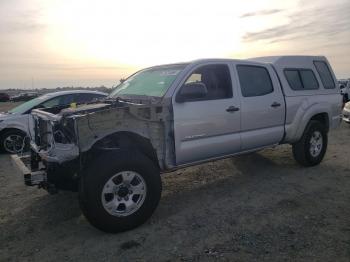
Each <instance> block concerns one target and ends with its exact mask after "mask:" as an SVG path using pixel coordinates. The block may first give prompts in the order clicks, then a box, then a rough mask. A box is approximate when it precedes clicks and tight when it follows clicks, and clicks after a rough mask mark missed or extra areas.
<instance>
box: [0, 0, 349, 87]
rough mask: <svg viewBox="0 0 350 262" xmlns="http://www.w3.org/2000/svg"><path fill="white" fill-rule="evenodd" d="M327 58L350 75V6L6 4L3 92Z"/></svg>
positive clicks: (152, 1)
mask: <svg viewBox="0 0 350 262" xmlns="http://www.w3.org/2000/svg"><path fill="white" fill-rule="evenodd" d="M267 55H325V56H327V58H328V59H329V61H330V63H331V65H332V67H333V70H334V71H335V74H336V75H337V77H338V78H348V77H350V0H332V1H330V0H299V1H292V0H285V1H280V0H278V1H277V0H245V1H235V0H217V1H206V0H198V1H197V0H177V1H175V0H172V1H167V0H147V1H144V0H134V1H126V0H123V1H119V0H91V1H89V0H0V89H7V88H31V87H32V86H33V87H34V88H56V87H63V86H90V87H93V86H101V85H104V86H107V87H112V86H115V85H116V84H117V83H118V80H119V79H120V78H125V77H127V76H128V75H130V74H131V73H133V72H135V71H137V70H139V69H141V68H144V67H147V66H152V65H157V64H163V63H174V62H186V61H190V60H193V59H198V58H235V59H244V58H249V57H257V56H267Z"/></svg>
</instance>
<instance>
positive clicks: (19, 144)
mask: <svg viewBox="0 0 350 262" xmlns="http://www.w3.org/2000/svg"><path fill="white" fill-rule="evenodd" d="M25 137H26V134H25V133H24V132H22V131H20V130H10V131H7V132H5V133H3V134H2V135H1V137H0V142H1V147H2V149H3V150H4V151H5V152H7V153H10V154H18V153H20V152H22V151H23V150H26V149H27V145H26V141H25Z"/></svg>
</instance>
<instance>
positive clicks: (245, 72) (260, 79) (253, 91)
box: [237, 65, 273, 97]
mask: <svg viewBox="0 0 350 262" xmlns="http://www.w3.org/2000/svg"><path fill="white" fill-rule="evenodd" d="M237 72H238V78H239V83H240V85H241V90H242V95H243V96H244V97H251V96H263V95H267V94H270V93H272V92H273V86H272V81H271V78H270V74H269V72H268V71H267V69H266V68H265V67H262V66H251V65H238V66H237Z"/></svg>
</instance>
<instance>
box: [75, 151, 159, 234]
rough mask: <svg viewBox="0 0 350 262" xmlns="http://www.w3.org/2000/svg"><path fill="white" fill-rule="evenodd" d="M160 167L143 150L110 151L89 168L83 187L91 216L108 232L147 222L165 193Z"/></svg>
mask: <svg viewBox="0 0 350 262" xmlns="http://www.w3.org/2000/svg"><path fill="white" fill-rule="evenodd" d="M161 190H162V183H161V179H160V175H159V168H158V167H157V166H156V165H155V164H154V163H153V162H152V161H151V160H150V159H149V158H147V157H146V156H144V155H143V154H141V153H139V152H124V153H116V152H108V153H104V154H103V155H102V156H101V157H100V158H99V159H97V160H96V161H95V162H94V163H92V164H91V165H89V166H88V167H87V168H86V174H84V176H83V177H82V180H81V186H80V190H79V195H80V205H81V208H82V211H83V214H84V215H85V217H86V218H87V220H88V221H89V222H90V223H91V224H92V225H93V226H95V227H96V228H98V229H100V230H102V231H105V232H111V233H116V232H121V231H125V230H129V229H132V228H135V227H137V226H139V225H141V224H143V223H144V222H145V221H146V220H147V219H148V218H149V217H150V216H151V215H152V214H153V212H154V210H155V209H156V207H157V205H158V203H159V200H160V197H161Z"/></svg>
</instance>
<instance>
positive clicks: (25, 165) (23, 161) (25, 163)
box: [11, 155, 46, 186]
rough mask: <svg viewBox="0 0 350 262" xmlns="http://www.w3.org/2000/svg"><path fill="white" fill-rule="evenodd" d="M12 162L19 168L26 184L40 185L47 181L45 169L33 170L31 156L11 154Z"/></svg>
mask: <svg viewBox="0 0 350 262" xmlns="http://www.w3.org/2000/svg"><path fill="white" fill-rule="evenodd" d="M11 159H12V163H13V165H14V166H15V168H17V170H18V171H19V172H20V173H21V174H22V175H23V178H24V184H25V185H27V186H40V185H42V184H43V183H45V181H46V171H45V170H35V171H32V170H31V167H30V162H31V156H30V155H24V156H18V155H11Z"/></svg>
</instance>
